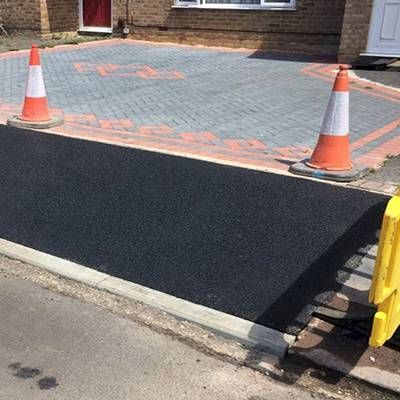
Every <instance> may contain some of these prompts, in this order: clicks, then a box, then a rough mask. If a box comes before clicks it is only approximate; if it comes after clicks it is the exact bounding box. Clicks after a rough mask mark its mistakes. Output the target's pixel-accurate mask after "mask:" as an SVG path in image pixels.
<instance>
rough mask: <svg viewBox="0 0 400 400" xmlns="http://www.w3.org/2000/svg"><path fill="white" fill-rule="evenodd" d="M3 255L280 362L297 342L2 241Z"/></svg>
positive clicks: (289, 336) (1, 250)
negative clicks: (190, 325) (202, 329)
mask: <svg viewBox="0 0 400 400" xmlns="http://www.w3.org/2000/svg"><path fill="white" fill-rule="evenodd" d="M0 253H1V254H3V255H5V256H7V257H9V258H13V259H16V260H19V261H22V262H25V263H27V264H30V265H33V266H36V267H39V268H43V269H45V270H47V271H49V272H51V273H54V274H56V275H59V276H62V277H65V278H68V279H71V280H74V281H78V282H81V283H84V284H86V285H88V286H91V287H94V288H98V289H100V290H105V291H107V292H110V293H113V294H116V295H120V296H123V297H126V298H129V299H131V300H134V301H138V302H140V303H143V304H146V305H149V306H151V307H155V308H157V309H160V310H161V311H164V312H166V313H168V314H171V315H173V316H174V317H177V318H180V319H183V320H187V321H189V322H193V323H195V324H198V325H200V326H202V327H204V328H207V329H209V330H211V331H213V332H216V333H218V334H220V335H222V336H225V337H229V338H233V339H235V340H237V341H238V342H240V343H243V344H246V345H250V346H255V347H257V348H260V349H262V350H264V351H266V352H268V353H269V354H271V355H273V356H276V357H279V358H283V357H285V356H286V354H287V352H288V349H289V347H290V346H292V345H293V344H294V342H295V340H296V338H295V336H292V335H289V334H286V333H282V332H280V331H277V330H274V329H271V328H268V327H265V326H262V325H258V324H255V323H253V322H250V321H247V320H244V319H241V318H238V317H235V316H233V315H229V314H225V313H223V312H220V311H217V310H213V309H211V308H208V307H204V306H201V305H198V304H194V303H191V302H189V301H186V300H182V299H179V298H176V297H174V296H171V295H168V294H165V293H162V292H158V291H156V290H153V289H149V288H147V287H144V286H141V285H138V284H135V283H132V282H128V281H125V280H122V279H119V278H115V277H112V276H110V275H108V274H106V273H103V272H99V271H96V270H94V269H91V268H88V267H85V266H82V265H79V264H76V263H74V262H71V261H67V260H64V259H61V258H59V257H55V256H52V255H50V254H46V253H43V252H40V251H38V250H34V249H31V248H28V247H25V246H22V245H20V244H17V243H13V242H10V241H7V240H4V239H0Z"/></svg>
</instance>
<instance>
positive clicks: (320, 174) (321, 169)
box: [289, 65, 368, 182]
mask: <svg viewBox="0 0 400 400" xmlns="http://www.w3.org/2000/svg"><path fill="white" fill-rule="evenodd" d="M349 133H350V130H349V75H348V72H347V67H346V66H343V65H341V66H340V68H339V72H338V74H337V76H336V80H335V84H334V85H333V89H332V94H331V97H330V99H329V104H328V108H327V110H326V113H325V117H324V121H323V123H322V127H321V131H320V135H319V139H318V143H317V146H316V147H315V149H314V152H313V153H312V156H311V158H310V159H309V160H304V161H302V162H299V163H296V164H293V165H292V166H291V167H290V168H289V171H290V172H293V173H295V174H300V175H306V176H312V177H314V178H320V179H328V180H334V181H340V182H350V181H354V180H357V179H359V178H361V177H362V176H363V175H364V174H365V173H366V172H367V171H368V169H367V168H363V169H360V168H356V167H354V166H353V164H352V162H351V155H350V138H349Z"/></svg>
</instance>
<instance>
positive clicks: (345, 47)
mask: <svg viewBox="0 0 400 400" xmlns="http://www.w3.org/2000/svg"><path fill="white" fill-rule="evenodd" d="M373 2H374V0H347V2H346V8H345V14H344V19H343V27H342V33H341V40H340V47H339V54H338V59H339V61H341V62H351V61H353V60H354V58H355V57H356V56H357V55H358V54H359V53H362V52H364V51H365V50H366V49H367V42H368V32H369V25H370V20H371V15H372V6H373Z"/></svg>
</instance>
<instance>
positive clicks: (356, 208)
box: [0, 126, 388, 333]
mask: <svg viewBox="0 0 400 400" xmlns="http://www.w3.org/2000/svg"><path fill="white" fill-rule="evenodd" d="M0 142H1V143H2V145H1V147H0V191H1V192H0V209H1V210H2V212H1V214H0V237H2V238H4V239H7V240H10V241H13V242H17V243H20V244H23V245H26V246H28V247H32V248H34V249H37V250H40V251H43V252H47V253H50V254H52V255H56V256H59V257H62V258H65V259H68V260H72V261H75V262H78V263H80V264H83V265H86V266H89V267H92V268H95V269H97V270H100V271H104V272H107V273H109V274H111V275H114V276H118V277H120V278H123V279H127V280H130V281H133V282H135V283H138V284H141V285H144V286H147V287H150V288H153V289H156V290H160V291H162V292H165V293H169V294H171V295H174V296H176V297H179V298H183V299H186V300H189V301H192V302H194V303H198V304H202V305H205V306H208V307H211V308H215V309H217V310H220V311H224V312H227V313H230V314H233V315H236V316H239V317H242V318H245V319H247V320H250V321H255V322H258V323H260V324H263V325H266V326H269V327H272V328H276V329H279V330H282V331H287V332H290V333H296V332H298V330H299V328H301V327H303V326H304V325H305V324H306V323H307V321H308V320H309V317H310V313H311V312H312V311H313V309H314V308H315V304H317V303H318V302H319V301H324V299H325V298H326V297H327V296H329V294H330V293H331V292H332V291H333V290H336V289H337V288H338V284H337V282H336V274H337V271H338V269H339V268H340V267H342V266H343V264H344V263H346V262H348V261H349V260H350V259H352V257H353V256H354V255H355V254H356V253H357V250H358V249H359V248H361V247H365V246H368V245H370V244H373V243H375V242H376V231H377V229H379V226H380V223H381V219H382V215H383V212H384V208H385V206H386V203H387V200H388V198H387V197H385V196H382V195H378V194H373V193H368V192H364V191H360V190H355V189H348V188H343V187H338V186H332V185H328V184H325V183H318V182H313V181H309V180H304V179H298V178H291V177H287V176H280V175H275V174H267V173H263V172H258V171H252V170H246V169H240V168H234V167H229V166H221V165H216V164H212V163H207V162H202V161H197V160H192V159H187V158H182V157H174V156H168V155H162V154H157V153H152V152H146V151H140V150H134V149H128V148H122V147H116V146H110V145H104V144H100V143H95V142H88V141H81V140H76V139H70V138H64V137H58V136H53V135H48V134H43V133H38V132H34V131H27V130H21V129H12V128H7V127H4V126H2V127H0Z"/></svg>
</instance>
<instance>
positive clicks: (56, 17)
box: [39, 0, 79, 33]
mask: <svg viewBox="0 0 400 400" xmlns="http://www.w3.org/2000/svg"><path fill="white" fill-rule="evenodd" d="M39 1H40V3H41V20H42V28H41V30H42V32H43V33H47V32H68V31H76V30H78V28H79V2H78V0H39Z"/></svg>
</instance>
